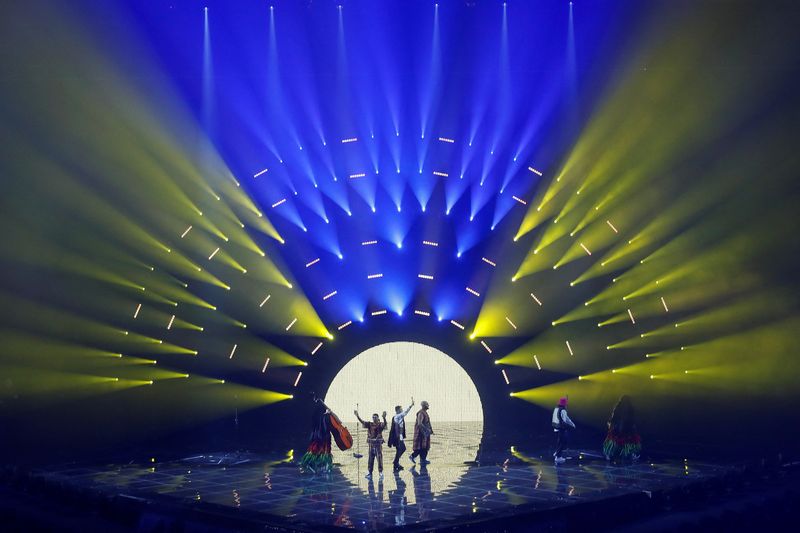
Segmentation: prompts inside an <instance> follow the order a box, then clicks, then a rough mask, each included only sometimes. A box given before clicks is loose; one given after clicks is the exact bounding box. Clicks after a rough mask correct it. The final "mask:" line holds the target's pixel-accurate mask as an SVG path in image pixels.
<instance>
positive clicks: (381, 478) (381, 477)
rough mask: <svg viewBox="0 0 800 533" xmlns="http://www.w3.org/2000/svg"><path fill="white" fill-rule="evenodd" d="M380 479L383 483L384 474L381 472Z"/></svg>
mask: <svg viewBox="0 0 800 533" xmlns="http://www.w3.org/2000/svg"><path fill="white" fill-rule="evenodd" d="M378 479H380V480H381V481H383V472H381V473H380V474H378Z"/></svg>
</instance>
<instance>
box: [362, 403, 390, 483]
mask: <svg viewBox="0 0 800 533" xmlns="http://www.w3.org/2000/svg"><path fill="white" fill-rule="evenodd" d="M384 414H385V413H384ZM361 424H362V425H363V426H364V427H365V428H367V444H368V445H369V464H368V467H367V468H368V469H369V473H370V474H372V469H373V467H374V466H375V459H377V460H378V472H383V430H384V429H386V419H385V418H384V419H383V422H362V423H361Z"/></svg>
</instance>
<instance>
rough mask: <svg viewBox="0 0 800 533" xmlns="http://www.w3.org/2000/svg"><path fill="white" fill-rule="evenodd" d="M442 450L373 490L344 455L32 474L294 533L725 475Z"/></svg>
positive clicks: (506, 508) (662, 464)
mask: <svg viewBox="0 0 800 533" xmlns="http://www.w3.org/2000/svg"><path fill="white" fill-rule="evenodd" d="M454 438H456V439H457V437H454ZM470 439H472V436H471V437H470ZM451 441H452V439H451ZM441 444H442V445H441V446H440V448H441V453H432V457H431V458H432V463H431V464H430V465H429V466H428V467H427V468H426V469H423V468H420V467H419V466H416V467H413V468H412V465H411V464H410V462H409V460H408V458H407V456H406V457H404V458H403V461H402V464H403V465H405V467H406V470H404V471H402V472H400V473H397V474H396V473H393V472H392V471H391V468H390V460H389V455H390V453H389V450H388V449H387V450H385V456H386V459H387V466H389V468H387V471H386V472H385V479H383V480H380V479H378V475H377V472H376V473H375V479H374V480H372V481H368V480H366V479H364V474H365V473H366V472H365V468H366V457H365V458H363V459H355V458H353V457H352V454H350V455H349V456H348V455H347V454H342V453H340V454H338V455H337V460H338V461H339V464H338V465H337V466H336V467H335V468H334V470H333V472H332V473H331V474H330V475H317V476H311V475H307V474H302V473H301V472H300V470H299V469H298V468H297V466H295V464H294V462H293V459H294V456H293V454H291V453H283V454H270V455H257V454H250V453H247V454H243V453H232V454H223V453H217V454H205V455H198V456H194V457H186V458H183V459H180V460H173V461H166V462H160V461H158V459H156V458H153V459H152V460H150V461H149V462H146V463H144V464H125V465H122V464H107V465H95V466H77V465H71V466H65V467H57V468H47V469H41V470H39V471H37V472H36V473H35V475H36V476H37V477H41V478H44V479H45V480H47V481H50V482H54V483H59V484H61V485H66V486H69V487H70V488H75V489H80V490H85V489H92V490H96V491H99V492H101V493H103V494H107V495H120V494H124V495H130V496H136V497H140V498H144V499H149V500H152V501H160V502H164V501H168V502H171V503H177V504H180V505H185V506H187V507H189V508H191V507H193V506H196V505H197V504H198V502H204V504H206V505H204V508H206V509H208V508H209V506H208V504H211V506H210V507H212V508H214V509H215V511H216V512H220V511H222V512H231V513H234V515H238V516H240V517H241V516H243V515H246V516H248V517H249V518H250V519H252V518H253V517H254V516H255V517H257V519H258V520H263V522H264V523H270V524H274V525H278V526H284V527H290V528H298V529H308V530H319V529H328V528H329V527H336V526H339V527H346V528H355V529H367V530H377V529H383V528H388V527H395V526H402V525H414V524H416V525H420V526H423V527H425V526H430V527H434V526H437V527H438V526H452V525H455V524H458V523H463V522H465V521H472V520H475V519H479V518H482V517H497V516H505V515H509V514H513V513H523V512H524V513H530V512H536V511H541V510H546V509H553V508H557V507H564V506H569V505H573V504H576V503H580V502H587V501H592V500H599V499H604V498H609V497H613V496H621V495H625V494H633V493H641V492H648V491H652V492H656V491H660V490H664V489H669V488H675V487H676V486H680V485H683V484H689V483H693V482H696V481H698V480H701V479H707V478H712V477H717V476H720V475H722V474H724V473H725V472H726V471H728V470H729V469H730V466H720V465H712V464H707V463H695V462H693V461H691V460H689V461H684V460H683V459H676V460H673V461H658V462H642V463H638V464H634V465H627V466H618V465H612V464H607V463H606V461H605V460H603V459H602V458H600V457H597V456H596V455H592V456H589V455H587V454H586V453H580V452H573V454H574V455H575V457H574V458H573V459H571V460H569V461H567V462H566V463H565V464H563V465H559V466H555V465H554V464H553V462H552V458H550V457H549V452H547V451H540V454H539V455H538V456H534V455H527V454H525V453H523V452H522V451H520V450H517V449H515V448H510V449H508V450H505V451H498V452H495V453H492V454H491V455H492V459H493V460H492V461H491V464H488V461H487V460H486V456H487V455H488V454H486V453H483V454H481V457H482V458H483V463H482V464H476V463H472V464H465V463H464V461H463V460H462V459H463V457H462V456H459V455H458V454H455V453H453V454H452V457H455V458H457V460H448V457H447V453H446V452H447V450H448V449H451V446H457V443H455V442H448V443H441ZM435 445H436V442H434V446H435ZM432 451H435V448H433V450H432ZM469 453H471V454H472V456H473V457H474V453H473V452H469ZM469 453H468V454H469ZM462 455H463V454H462ZM297 458H299V455H298V456H297ZM237 509H238V510H240V511H238V512H237V511H236V510H237Z"/></svg>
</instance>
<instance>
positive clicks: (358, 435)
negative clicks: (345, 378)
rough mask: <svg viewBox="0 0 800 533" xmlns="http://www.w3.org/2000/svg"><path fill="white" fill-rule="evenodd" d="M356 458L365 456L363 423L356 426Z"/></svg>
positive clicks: (354, 455)
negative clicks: (362, 443) (362, 434)
mask: <svg viewBox="0 0 800 533" xmlns="http://www.w3.org/2000/svg"><path fill="white" fill-rule="evenodd" d="M356 411H358V404H356ZM353 457H355V458H356V459H361V458H362V457H364V456H363V455H362V454H361V424H358V425H357V426H356V452H355V453H354V454H353Z"/></svg>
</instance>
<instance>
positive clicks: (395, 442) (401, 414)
mask: <svg viewBox="0 0 800 533" xmlns="http://www.w3.org/2000/svg"><path fill="white" fill-rule="evenodd" d="M412 407H414V398H413V397H412V398H411V405H409V406H408V409H406V410H405V411H403V408H402V407H400V406H399V405H395V406H394V413H395V415H394V416H393V417H392V429H390V430H389V442H388V443H387V444H388V446H389V447H390V448H391V447H392V446H394V447H395V450H396V451H395V454H394V471H395V472H397V471H399V470H403V467H402V466H400V457H401V456H402V455H403V454H404V453H405V452H406V442H405V440H404V439H405V438H406V421H405V418H406V415H407V414H408V413H409V412H410V411H411V408H412Z"/></svg>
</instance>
